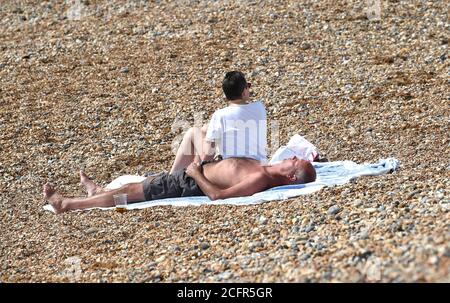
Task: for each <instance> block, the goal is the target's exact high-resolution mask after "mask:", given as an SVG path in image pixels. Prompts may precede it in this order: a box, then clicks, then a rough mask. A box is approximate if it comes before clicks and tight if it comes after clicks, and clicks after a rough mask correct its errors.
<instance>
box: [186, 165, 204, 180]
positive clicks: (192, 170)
mask: <svg viewBox="0 0 450 303" xmlns="http://www.w3.org/2000/svg"><path fill="white" fill-rule="evenodd" d="M201 173H202V166H201V165H200V163H195V162H192V163H191V164H189V166H188V167H187V168H186V174H188V176H190V177H192V178H194V177H195V176H198V174H201Z"/></svg>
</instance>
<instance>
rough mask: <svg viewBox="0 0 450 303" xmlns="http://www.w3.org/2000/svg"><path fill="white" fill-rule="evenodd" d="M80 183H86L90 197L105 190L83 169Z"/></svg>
mask: <svg viewBox="0 0 450 303" xmlns="http://www.w3.org/2000/svg"><path fill="white" fill-rule="evenodd" d="M80 183H81V184H82V185H84V187H86V191H87V193H88V197H92V196H94V195H96V194H99V193H101V192H102V191H103V190H102V188H101V187H100V186H98V185H97V184H95V183H94V182H92V180H91V179H89V177H88V176H87V175H86V174H85V173H84V171H82V170H80Z"/></svg>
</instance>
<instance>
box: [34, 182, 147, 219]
mask: <svg viewBox="0 0 450 303" xmlns="http://www.w3.org/2000/svg"><path fill="white" fill-rule="evenodd" d="M43 194H44V199H45V200H46V201H48V202H49V203H50V204H51V205H52V206H53V208H54V209H55V212H56V213H57V214H60V213H63V212H66V211H69V210H74V209H84V208H92V207H111V206H114V198H113V196H114V195H116V194H128V202H141V201H145V195H144V189H143V184H142V182H141V183H130V184H125V185H124V186H122V187H120V188H118V189H114V190H110V191H107V192H104V193H101V194H97V195H95V196H92V197H88V198H65V197H63V196H62V195H60V194H59V193H58V192H56V190H55V189H54V188H52V187H51V186H50V184H48V183H47V184H45V185H44V190H43Z"/></svg>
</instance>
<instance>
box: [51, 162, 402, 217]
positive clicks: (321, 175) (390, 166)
mask: <svg viewBox="0 0 450 303" xmlns="http://www.w3.org/2000/svg"><path fill="white" fill-rule="evenodd" d="M312 164H313V165H314V167H315V169H316V173H317V179H316V181H315V182H312V183H307V184H296V185H285V186H278V187H274V188H271V189H268V190H265V191H263V192H259V193H256V194H254V195H252V196H248V197H238V198H229V199H223V200H215V201H211V200H209V198H208V197H206V196H199V197H181V198H169V199H161V200H153V201H146V202H140V203H133V204H129V205H127V209H129V210H131V209H143V208H147V207H153V206H161V205H172V206H189V205H191V206H200V205H204V204H208V205H223V204H231V205H250V204H259V203H263V202H268V201H275V200H285V199H289V198H293V197H297V196H300V195H306V194H310V193H313V192H316V191H318V190H320V189H321V188H323V187H325V186H334V185H341V184H344V183H347V182H349V181H350V180H352V179H354V178H357V177H360V176H376V175H382V174H386V173H389V172H392V171H394V170H396V169H397V168H398V165H399V163H398V160H396V159H394V158H387V159H381V160H379V161H378V162H377V163H373V164H356V163H355V162H352V161H335V162H323V163H322V162H312ZM125 177H126V176H123V177H122V180H120V182H117V184H113V185H114V187H115V186H118V184H119V183H122V182H124V183H128V182H130V181H127V180H126V178H125ZM131 177H132V178H133V179H132V180H131V181H132V182H139V181H138V180H143V179H142V178H143V177H139V176H131ZM117 180H118V179H116V180H115V181H117ZM124 183H123V184H124ZM111 184H112V183H111ZM111 184H110V186H111ZM112 208H113V207H108V208H101V209H104V210H107V209H112ZM44 209H46V210H48V211H52V212H53V207H52V206H51V205H45V206H44Z"/></svg>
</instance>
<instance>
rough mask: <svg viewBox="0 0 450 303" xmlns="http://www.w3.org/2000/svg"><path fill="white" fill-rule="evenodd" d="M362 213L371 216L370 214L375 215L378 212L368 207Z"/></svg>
mask: <svg viewBox="0 0 450 303" xmlns="http://www.w3.org/2000/svg"><path fill="white" fill-rule="evenodd" d="M364 211H365V212H367V213H369V214H372V213H376V212H377V211H378V210H377V209H376V208H374V207H369V208H366V209H364Z"/></svg>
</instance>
